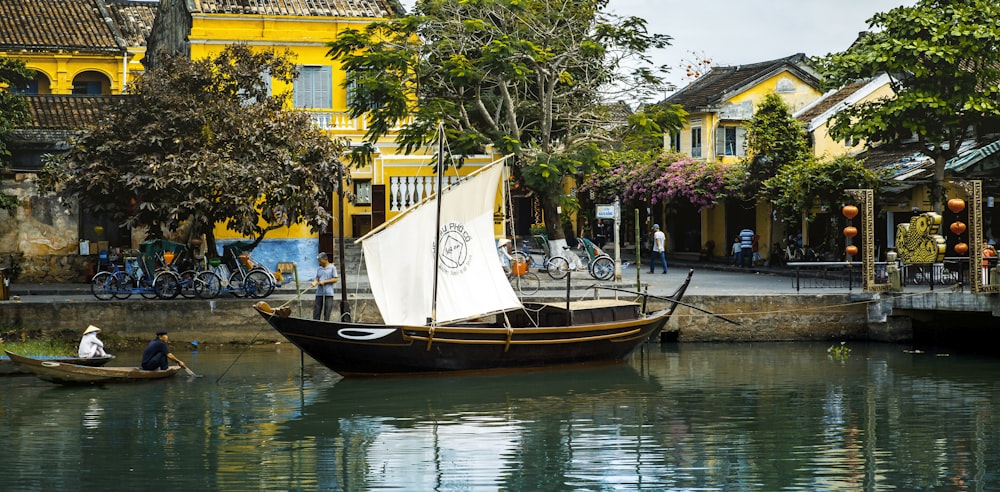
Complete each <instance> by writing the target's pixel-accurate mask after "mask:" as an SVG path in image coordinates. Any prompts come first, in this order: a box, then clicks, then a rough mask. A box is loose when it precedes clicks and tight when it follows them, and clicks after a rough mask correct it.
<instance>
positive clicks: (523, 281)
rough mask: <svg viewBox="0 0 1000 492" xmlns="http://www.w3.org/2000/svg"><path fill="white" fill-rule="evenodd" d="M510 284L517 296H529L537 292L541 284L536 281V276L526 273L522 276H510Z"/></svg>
mask: <svg viewBox="0 0 1000 492" xmlns="http://www.w3.org/2000/svg"><path fill="white" fill-rule="evenodd" d="M510 284H511V285H512V286H513V287H514V290H516V291H517V292H518V294H520V295H522V296H530V295H532V294H534V293H536V292H538V288H539V287H541V285H542V282H541V281H540V280H539V279H538V275H535V274H534V273H531V272H526V273H524V274H523V275H511V279H510Z"/></svg>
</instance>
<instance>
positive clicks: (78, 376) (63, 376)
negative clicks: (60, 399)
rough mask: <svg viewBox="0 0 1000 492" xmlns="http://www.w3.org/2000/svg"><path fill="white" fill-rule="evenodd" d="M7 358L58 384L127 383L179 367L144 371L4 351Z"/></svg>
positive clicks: (160, 375) (167, 373)
mask: <svg viewBox="0 0 1000 492" xmlns="http://www.w3.org/2000/svg"><path fill="white" fill-rule="evenodd" d="M5 352H6V353H7V356H8V357H10V360H12V361H14V363H16V364H18V365H20V366H21V367H24V368H25V369H27V370H28V371H30V372H31V373H33V374H34V375H35V376H38V377H39V379H42V380H45V381H50V382H53V383H60V384H99V383H131V382H138V381H150V380H153V379H162V378H167V377H170V376H173V375H174V374H177V371H180V370H181V368H180V366H170V367H169V368H168V369H166V370H163V371H144V370H142V369H140V368H138V367H91V366H82V365H79V364H66V363H62V362H54V361H51V360H40V359H33V358H31V357H25V356H23V355H17V354H15V353H12V352H9V351H5Z"/></svg>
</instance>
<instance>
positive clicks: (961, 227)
mask: <svg viewBox="0 0 1000 492" xmlns="http://www.w3.org/2000/svg"><path fill="white" fill-rule="evenodd" d="M951 232H952V233H953V234H955V235H956V236H961V235H962V233H963V232H965V223H964V222H962V221H960V220H956V221H955V222H952V223H951Z"/></svg>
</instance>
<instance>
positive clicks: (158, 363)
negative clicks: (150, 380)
mask: <svg viewBox="0 0 1000 492" xmlns="http://www.w3.org/2000/svg"><path fill="white" fill-rule="evenodd" d="M171 360H172V361H174V362H176V363H177V365H179V366H181V367H183V368H185V369H187V366H186V365H184V363H183V362H181V360H180V359H178V358H177V357H175V356H174V354H172V353H170V347H168V346H167V332H165V331H163V330H160V331H158V332H156V338H154V339H153V341H151V342H149V345H146V350H143V351H142V363H141V364H140V365H141V366H142V368H143V369H144V370H146V371H155V370H157V369H166V368H167V367H168V365H169V361H171Z"/></svg>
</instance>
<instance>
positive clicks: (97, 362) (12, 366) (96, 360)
mask: <svg viewBox="0 0 1000 492" xmlns="http://www.w3.org/2000/svg"><path fill="white" fill-rule="evenodd" d="M33 358H34V359H37V360H43V361H51V362H59V363H63V364H77V365H80V366H91V367H99V366H103V365H105V364H107V363H108V362H110V361H111V360H112V359H114V358H115V356H113V355H109V356H106V357H91V358H87V357H69V356H66V357H63V356H55V357H33ZM26 374H31V371H29V370H27V369H26V368H25V367H24V366H22V365H20V364H16V363H15V362H14V361H13V360H11V358H10V357H7V356H0V376H15V375H26Z"/></svg>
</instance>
